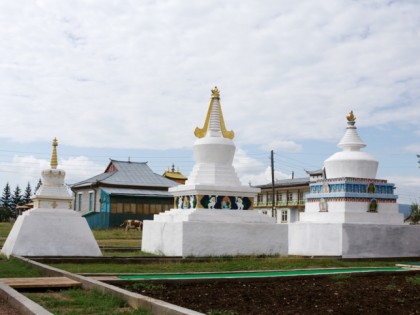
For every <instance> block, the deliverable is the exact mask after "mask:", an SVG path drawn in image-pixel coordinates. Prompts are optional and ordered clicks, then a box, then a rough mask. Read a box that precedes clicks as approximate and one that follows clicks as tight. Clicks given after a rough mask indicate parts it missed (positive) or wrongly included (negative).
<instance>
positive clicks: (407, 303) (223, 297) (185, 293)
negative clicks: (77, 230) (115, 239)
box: [129, 272, 420, 315]
mask: <svg viewBox="0 0 420 315" xmlns="http://www.w3.org/2000/svg"><path fill="white" fill-rule="evenodd" d="M142 283H143V284H135V282H133V283H132V285H131V287H130V288H129V289H130V290H132V291H137V292H139V293H141V294H143V295H147V296H151V297H155V298H158V299H161V300H164V301H167V302H170V303H173V304H177V305H180V306H183V307H187V308H190V309H193V310H196V311H200V312H203V313H209V312H210V311H211V310H213V312H214V311H216V310H217V311H219V312H220V311H225V312H226V313H225V314H229V315H231V314H232V315H233V314H240V315H242V314H246V315H252V314H255V315H273V314H381V315H382V314H393V315H394V314H399V315H400V314H420V272H416V273H412V272H410V273H405V272H404V273H403V272H400V273H386V274H364V275H360V274H358V275H334V276H304V277H291V278H272V279H270V280H261V279H251V280H244V279H241V280H208V281H199V282H192V281H184V282H182V281H165V282H162V281H159V282H150V281H149V282H142ZM133 285H134V287H133ZM135 287H136V288H135ZM228 311H230V313H228Z"/></svg>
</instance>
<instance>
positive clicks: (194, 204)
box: [175, 195, 253, 210]
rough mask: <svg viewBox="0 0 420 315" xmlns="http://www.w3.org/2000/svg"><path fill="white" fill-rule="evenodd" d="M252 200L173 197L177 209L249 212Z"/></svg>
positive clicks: (210, 196)
mask: <svg viewBox="0 0 420 315" xmlns="http://www.w3.org/2000/svg"><path fill="white" fill-rule="evenodd" d="M252 202H253V198H250V197H240V196H218V195H204V196H202V195H198V196H195V195H189V196H177V197H175V207H176V208H177V209H193V208H204V209H230V210H250V209H252V206H253V204H252Z"/></svg>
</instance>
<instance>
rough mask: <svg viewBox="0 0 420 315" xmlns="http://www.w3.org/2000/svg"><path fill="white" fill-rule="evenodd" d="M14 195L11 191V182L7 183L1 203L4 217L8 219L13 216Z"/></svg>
mask: <svg viewBox="0 0 420 315" xmlns="http://www.w3.org/2000/svg"><path fill="white" fill-rule="evenodd" d="M11 202H12V195H11V192H10V186H9V183H6V186H5V187H4V189H3V195H2V196H1V203H2V208H3V211H2V217H3V219H4V220H5V221H6V220H8V219H9V218H10V217H11V216H12V211H11V210H12V207H11Z"/></svg>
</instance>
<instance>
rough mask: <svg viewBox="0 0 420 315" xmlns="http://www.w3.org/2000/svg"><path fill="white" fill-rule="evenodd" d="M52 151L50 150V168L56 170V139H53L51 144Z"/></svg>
mask: <svg viewBox="0 0 420 315" xmlns="http://www.w3.org/2000/svg"><path fill="white" fill-rule="evenodd" d="M52 146H53V150H52V155H51V163H50V165H51V168H52V169H56V168H57V165H58V160H57V146H58V141H57V138H54V140H53V143H52Z"/></svg>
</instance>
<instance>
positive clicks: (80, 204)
mask: <svg viewBox="0 0 420 315" xmlns="http://www.w3.org/2000/svg"><path fill="white" fill-rule="evenodd" d="M82 196H83V193H77V211H82Z"/></svg>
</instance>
